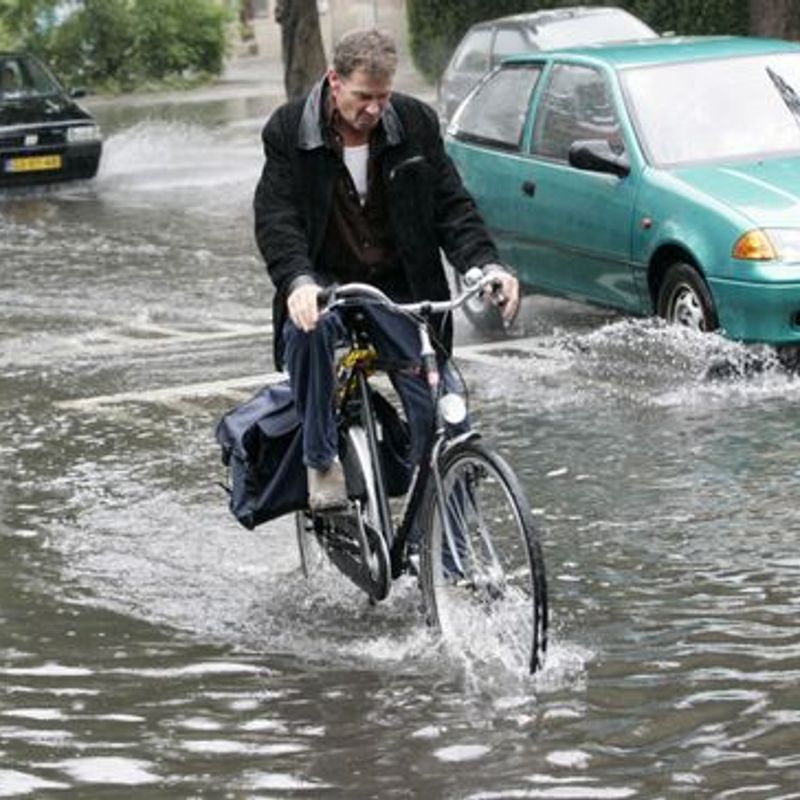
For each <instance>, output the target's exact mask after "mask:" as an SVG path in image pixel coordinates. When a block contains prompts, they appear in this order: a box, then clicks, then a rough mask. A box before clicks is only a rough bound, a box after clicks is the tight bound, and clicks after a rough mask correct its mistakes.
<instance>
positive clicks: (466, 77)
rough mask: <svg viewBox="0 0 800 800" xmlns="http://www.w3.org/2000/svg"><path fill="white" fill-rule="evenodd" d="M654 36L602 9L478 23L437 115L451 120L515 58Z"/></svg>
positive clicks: (453, 62) (629, 18)
mask: <svg viewBox="0 0 800 800" xmlns="http://www.w3.org/2000/svg"><path fill="white" fill-rule="evenodd" d="M656 36H658V34H657V33H656V32H655V31H654V30H653V29H652V28H650V27H649V26H648V25H646V24H645V23H644V22H642V21H641V20H640V19H639V18H638V17H635V16H633V14H630V13H628V12H627V11H624V10H623V9H621V8H611V7H603V6H571V7H568V8H554V9H551V10H548V11H534V12H532V13H530V14H516V15H514V16H510V17H498V18H497V19H490V20H486V21H485V22H479V23H477V24H476V25H473V26H472V27H471V28H470V29H469V30H468V31H467V32H466V33H465V34H464V38H463V39H461V41H460V42H459V45H458V47H457V48H456V50H455V52H454V53H453V56H452V58H451V59H450V63H449V64H448V65H447V68H446V69H445V71H444V74H443V75H442V79H441V81H440V82H439V113H440V114H441V116H442V117H443V119H444V120H445V121H447V120H449V119H450V117H452V116H453V113H454V112H455V110H456V108H458V105H459V103H461V101H462V100H463V99H464V98H465V97H466V96H467V93H468V92H469V90H470V89H471V88H472V87H473V86H474V85H475V84H476V83H477V82H478V80H479V79H480V78H481V77H482V76H483V75H484V74H485V73H486V72H488V71H489V70H490V69H492V68H493V67H495V66H497V65H498V64H499V63H500V61H502V60H503V59H504V58H505V57H506V56H509V55H513V54H514V53H527V52H530V51H535V50H556V49H559V48H562V47H576V46H582V45H586V44H594V43H597V42H621V41H624V40H628V39H653V38H655V37H656Z"/></svg>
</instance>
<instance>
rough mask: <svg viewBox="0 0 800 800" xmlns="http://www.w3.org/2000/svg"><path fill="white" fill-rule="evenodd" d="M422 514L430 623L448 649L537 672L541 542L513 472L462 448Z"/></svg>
mask: <svg viewBox="0 0 800 800" xmlns="http://www.w3.org/2000/svg"><path fill="white" fill-rule="evenodd" d="M440 470H441V487H442V495H441V496H439V493H438V491H437V489H436V487H435V486H434V484H433V481H431V484H430V489H429V491H428V492H427V494H426V498H425V501H424V503H423V506H422V524H423V530H424V531H425V539H424V543H423V547H422V550H421V553H420V567H421V573H422V575H421V577H422V591H423V594H424V598H425V603H426V608H427V612H428V618H429V623H430V624H431V625H432V626H434V627H435V628H437V629H438V630H439V631H440V632H441V634H442V636H443V638H444V640H445V642H446V643H447V645H448V646H450V647H453V648H461V649H463V650H466V651H468V652H469V653H470V654H471V655H472V656H474V657H476V658H478V659H481V658H482V657H485V659H486V660H487V661H488V660H493V659H496V658H498V657H499V658H501V659H503V660H504V661H505V662H506V663H508V664H509V666H511V667H512V668H522V669H527V670H529V671H530V672H535V671H536V670H537V669H538V668H539V667H541V666H542V662H543V658H544V653H545V650H546V647H547V586H546V581H545V569H544V560H543V556H542V551H541V545H540V543H539V535H538V531H537V529H536V525H535V523H534V521H533V516H532V514H531V511H530V506H529V505H528V502H527V500H526V499H525V496H524V493H523V491H522V489H521V487H520V485H519V482H518V481H517V479H516V477H515V475H514V473H513V472H512V470H511V468H510V467H509V466H508V465H507V464H506V462H505V461H504V460H503V459H502V458H501V457H500V456H499V455H498V454H497V453H495V452H493V451H492V450H490V449H488V448H487V447H485V446H484V445H482V444H481V443H480V442H477V441H474V440H470V441H465V442H459V443H458V444H455V445H453V446H452V447H451V448H450V449H448V450H447V451H446V452H445V453H444V455H443V457H442V459H441V463H440Z"/></svg>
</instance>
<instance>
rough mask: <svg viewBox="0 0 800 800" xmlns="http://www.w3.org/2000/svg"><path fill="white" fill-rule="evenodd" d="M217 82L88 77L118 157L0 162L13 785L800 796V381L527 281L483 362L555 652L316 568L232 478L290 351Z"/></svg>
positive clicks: (4, 661) (1, 543) (253, 167)
mask: <svg viewBox="0 0 800 800" xmlns="http://www.w3.org/2000/svg"><path fill="white" fill-rule="evenodd" d="M228 99H229V100H230V102H227V101H226V99H225V97H222V98H209V99H208V100H207V101H206V102H196V103H193V104H183V105H182V104H181V103H179V102H176V103H174V104H171V105H164V106H156V105H153V106H150V107H148V106H147V105H146V104H145V105H142V106H138V107H137V106H133V105H125V104H123V103H121V102H120V103H118V104H109V105H106V106H103V107H101V108H98V113H100V114H101V120H102V121H103V123H104V125H105V127H106V133H107V137H108V138H107V141H106V151H105V156H104V163H103V165H102V170H101V173H100V175H99V176H98V178H97V179H96V180H95V181H93V182H91V183H88V184H76V185H72V186H60V187H54V188H43V189H33V190H26V191H15V192H8V193H5V194H3V195H0V232H1V235H0V382H1V384H0V385H1V386H2V391H1V392H0V411H1V414H0V452H1V453H2V459H0V476H2V481H1V482H0V508H1V513H2V516H1V517H0V578H1V579H2V580H1V581H0V623H1V624H2V627H0V797H35V798H60V797H81V798H119V797H135V798H142V797H145V798H170V797H174V798H201V797H202V798H212V797H214V798H216V797H220V798H222V797H226V798H284V797H309V798H310V797H314V798H317V797H331V798H334V797H342V798H394V797H396V798H400V797H421V798H469V799H470V800H478V799H479V798H480V799H481V800H487V799H488V798H602V799H603V800H616V798H629V797H640V798H656V797H691V798H695V797H715V798H748V799H749V798H790V797H794V798H797V797H800V788H798V787H800V754H799V750H798V743H800V627H799V626H798V614H800V548H799V547H798V545H800V522H798V513H797V497H798V495H799V494H800V458H798V455H799V454H800V449H799V447H798V442H797V431H798V429H800V404H799V403H798V401H799V400H800V380H798V379H797V378H794V377H791V376H787V375H785V374H783V373H782V372H781V371H780V370H779V369H777V368H775V367H774V366H773V365H772V364H771V363H767V364H766V365H765V368H764V369H762V370H760V371H758V372H756V373H754V374H751V375H748V376H747V377H739V378H737V377H728V378H726V379H720V378H713V377H709V370H710V368H712V367H713V366H714V365H715V364H717V363H719V362H720V360H723V361H725V362H726V363H728V364H733V365H734V366H737V365H741V364H745V363H746V360H747V353H746V352H745V351H744V349H743V348H741V347H739V346H738V345H734V344H732V343H727V342H724V341H722V340H720V339H718V338H716V337H712V336H708V337H702V336H695V335H690V334H686V333H681V332H679V331H676V330H670V329H667V328H665V327H663V326H661V325H659V324H657V323H656V322H653V321H647V320H638V321H631V320H625V319H622V318H618V317H615V316H614V315H610V314H605V313H602V312H598V311H597V310H590V309H587V308H585V307H582V306H577V305H573V304H569V303H565V302H561V301H554V300H548V299H543V298H529V299H528V300H526V302H525V305H524V309H523V312H522V315H521V320H520V325H519V327H518V329H517V330H516V332H515V333H514V337H515V338H514V339H513V340H512V341H510V342H508V343H507V344H505V345H503V346H501V347H498V346H497V344H496V343H495V345H494V348H492V347H488V348H487V349H486V350H484V351H483V355H482V356H481V357H480V358H473V357H470V358H468V359H467V360H465V361H464V364H463V369H464V372H465V375H466V377H467V379H468V382H469V385H470V389H471V401H472V405H473V411H474V414H475V417H476V419H477V424H478V425H479V426H480V427H481V429H482V430H483V431H484V432H485V435H486V436H487V437H488V438H489V439H490V440H491V441H492V442H494V443H495V444H496V445H497V446H498V447H499V448H500V449H501V450H502V452H503V453H504V454H505V455H506V456H507V457H508V459H509V460H510V461H511V462H512V463H513V464H514V466H515V467H516V468H517V470H518V472H519V474H520V476H521V479H522V482H523V484H524V487H525V489H526V491H527V492H528V494H529V497H530V501H531V504H532V506H533V508H534V510H535V513H536V515H537V519H538V520H539V521H540V522H541V524H542V526H543V529H544V532H545V533H544V551H545V555H546V559H547V567H548V574H549V579H550V589H551V594H550V596H551V604H552V640H551V648H550V652H549V657H548V660H547V664H546V668H545V670H544V672H543V673H542V674H541V675H539V676H537V677H535V678H530V677H528V676H524V675H520V674H516V673H514V672H513V671H509V670H505V669H504V668H503V667H502V660H501V659H500V660H498V662H497V663H496V664H494V663H493V664H491V665H490V668H487V667H486V665H485V664H482V663H477V662H476V661H474V660H473V659H471V657H470V656H469V655H464V654H460V653H458V652H452V651H450V650H448V649H447V648H442V647H440V646H439V645H438V644H437V642H436V641H435V640H433V639H432V638H431V637H430V636H429V634H428V633H427V631H426V630H425V626H424V624H423V621H422V618H421V616H420V612H419V597H418V594H417V591H416V588H415V586H414V585H413V583H411V582H410V581H409V582H407V583H405V582H400V583H399V584H397V585H396V586H395V587H394V590H393V593H392V594H391V595H390V597H389V599H388V600H387V601H386V602H385V603H383V604H380V605H378V606H376V607H372V606H370V605H369V604H368V603H367V602H366V600H365V598H364V597H363V596H362V595H360V594H359V593H358V591H357V590H356V589H355V588H353V587H351V586H350V585H349V584H347V583H346V582H344V580H343V579H342V578H340V577H339V576H338V575H337V574H336V573H334V572H323V573H321V574H319V575H317V577H316V578H315V580H314V582H313V583H311V584H309V583H306V582H305V581H304V580H303V579H302V578H301V576H300V573H299V566H298V557H297V553H296V551H295V544H294V534H293V528H292V526H291V524H290V523H289V521H284V520H281V521H278V522H277V523H274V524H270V525H267V526H264V527H263V528H260V529H257V530H256V531H254V532H248V531H246V530H244V529H243V528H241V527H239V526H238V525H237V523H236V522H235V521H234V519H233V518H232V517H231V516H230V515H229V514H228V512H227V509H226V506H225V496H224V494H223V493H222V491H221V490H220V489H219V488H218V486H217V481H219V480H223V479H224V477H225V476H224V473H223V471H222V468H221V466H220V464H219V453H218V449H217V447H216V445H215V442H214V439H213V428H214V424H215V422H216V420H217V419H218V417H219V416H220V414H221V413H222V412H223V411H225V410H226V409H228V408H229V407H230V406H232V405H233V404H234V403H236V402H237V400H238V399H241V398H244V397H246V396H247V395H248V393H249V392H250V391H252V390H253V389H255V388H256V387H258V386H259V385H260V384H261V383H262V382H263V380H265V376H266V374H267V373H269V372H270V371H271V369H272V365H271V361H270V352H271V350H270V338H269V296H270V289H269V285H268V282H267V279H266V277H265V275H264V272H263V268H262V266H261V264H260V262H259V259H258V257H257V254H256V251H255V248H254V245H253V243H252V235H251V211H250V201H251V195H252V190H253V186H254V183H255V180H256V178H257V175H258V171H259V168H260V162H261V155H260V146H259V138H258V133H259V129H260V126H261V122H262V120H263V116H264V114H265V113H266V111H267V110H268V105H269V103H265V102H263V101H261V100H259V99H257V98H249V99H248V98H243V97H235V98H232V99H231V98H228ZM262 100H263V99H262ZM459 325H460V341H461V342H462V345H467V346H468V355H469V353H472V354H473V355H474V353H475V352H478V351H480V345H481V341H480V339H479V338H477V337H476V335H475V334H473V333H471V332H470V331H469V329H468V326H467V324H466V322H465V321H464V320H460V321H459Z"/></svg>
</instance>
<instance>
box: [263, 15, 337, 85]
mask: <svg viewBox="0 0 800 800" xmlns="http://www.w3.org/2000/svg"><path fill="white" fill-rule="evenodd" d="M275 19H276V21H277V22H278V23H279V24H280V26H281V49H282V53H283V85H284V87H285V88H286V97H287V98H288V99H289V100H293V99H294V98H295V97H301V96H302V95H304V94H305V93H306V92H307V91H308V90H309V89H310V88H311V87H312V86H313V85H314V83H315V82H316V81H317V80H319V79H320V78H321V77H322V75H323V74H324V72H325V69H326V67H327V63H326V61H325V50H324V48H323V46H322V33H321V32H320V28H319V14H318V13H317V0H279V2H277V3H276V4H275Z"/></svg>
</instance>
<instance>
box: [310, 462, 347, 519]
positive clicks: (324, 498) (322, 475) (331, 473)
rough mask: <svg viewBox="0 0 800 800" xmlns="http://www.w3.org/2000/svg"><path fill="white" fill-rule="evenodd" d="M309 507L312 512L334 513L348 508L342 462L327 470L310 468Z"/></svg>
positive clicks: (333, 464)
mask: <svg viewBox="0 0 800 800" xmlns="http://www.w3.org/2000/svg"><path fill="white" fill-rule="evenodd" d="M308 507H309V508H310V509H311V510H312V511H333V510H334V509H339V508H346V507H347V485H346V484H345V481H344V470H343V469H342V465H341V462H339V461H338V460H336V461H334V462H333V463H332V464H331V465H330V467H328V469H326V470H321V469H314V468H313V467H309V468H308Z"/></svg>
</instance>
